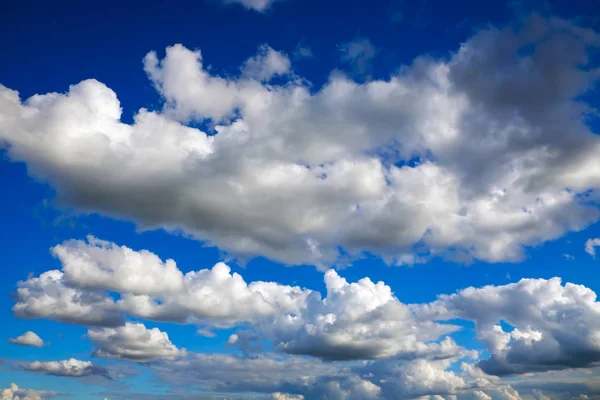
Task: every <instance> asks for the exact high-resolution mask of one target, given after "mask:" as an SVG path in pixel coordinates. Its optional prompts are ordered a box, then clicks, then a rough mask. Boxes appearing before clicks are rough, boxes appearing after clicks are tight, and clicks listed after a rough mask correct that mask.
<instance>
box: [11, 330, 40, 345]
mask: <svg viewBox="0 0 600 400" xmlns="http://www.w3.org/2000/svg"><path fill="white" fill-rule="evenodd" d="M8 341H9V342H10V343H13V344H18V345H21V346H32V347H42V346H43V345H44V341H43V340H42V338H41V337H39V336H38V335H37V334H36V333H35V332H32V331H27V332H25V333H24V334H22V335H21V336H18V337H16V338H10V339H8Z"/></svg>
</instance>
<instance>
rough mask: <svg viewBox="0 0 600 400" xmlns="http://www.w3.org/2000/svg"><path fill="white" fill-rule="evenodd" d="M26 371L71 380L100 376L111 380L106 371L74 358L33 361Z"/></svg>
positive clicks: (26, 367)
mask: <svg viewBox="0 0 600 400" xmlns="http://www.w3.org/2000/svg"><path fill="white" fill-rule="evenodd" d="M25 370H27V371H30V372H38V373H42V374H46V375H54V376H67V377H71V378H82V377H86V376H92V375H100V376H103V377H106V378H109V379H110V375H109V373H108V371H107V370H106V369H104V368H102V367H99V366H97V365H94V364H92V362H91V361H81V360H77V359H74V358H70V359H68V360H62V361H33V362H31V363H28V364H27V365H25Z"/></svg>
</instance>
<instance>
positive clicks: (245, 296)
mask: <svg viewBox="0 0 600 400" xmlns="http://www.w3.org/2000/svg"><path fill="white" fill-rule="evenodd" d="M52 254H54V255H55V256H56V257H57V258H58V259H59V260H60V262H61V265H62V271H48V272H45V273H43V274H42V275H40V277H32V278H30V279H28V280H27V281H24V282H20V283H19V289H18V290H17V301H18V302H17V304H15V306H14V307H13V310H14V312H15V314H16V315H17V316H19V317H25V318H34V317H35V318H50V319H55V320H58V321H62V322H70V323H78V324H81V325H92V326H93V325H97V326H108V327H109V328H104V329H100V328H94V329H90V331H89V333H88V337H89V338H90V339H91V340H92V341H94V342H96V344H97V345H99V350H98V352H97V353H96V354H97V355H99V356H103V357H108V358H117V359H118V358H123V359H129V360H137V361H141V362H144V361H149V360H153V359H161V358H163V359H164V358H167V359H168V358H173V357H178V356H180V355H181V354H182V352H181V351H179V350H178V349H177V348H176V347H175V346H174V345H173V344H172V343H171V342H170V341H169V340H168V337H167V336H166V334H165V333H163V332H160V331H159V330H157V329H152V330H147V329H146V328H145V327H144V325H142V324H131V323H125V324H124V325H123V322H122V321H124V320H125V316H126V315H132V316H134V317H137V318H144V319H150V320H155V321H171V322H188V323H195V324H200V325H205V326H206V327H208V328H213V327H216V328H218V327H228V326H236V325H240V324H248V326H249V328H250V329H251V331H252V332H250V331H249V332H246V333H245V332H244V331H239V332H238V333H237V334H235V335H234V336H232V338H231V340H230V342H231V344H233V345H236V346H239V347H240V348H241V349H242V350H244V351H246V352H254V351H258V350H259V349H260V348H261V347H260V342H261V341H264V340H269V341H271V343H272V344H273V345H274V346H275V347H276V348H277V349H278V350H279V351H282V352H285V353H290V354H301V355H310V356H316V357H320V358H323V359H327V360H342V359H376V358H382V357H391V356H394V357H400V358H404V359H414V358H419V357H423V358H434V359H435V358H449V357H453V356H456V355H457V354H459V353H462V352H463V351H464V349H462V348H461V347H460V346H458V345H457V344H456V343H455V342H454V341H453V340H452V339H451V338H449V337H445V338H444V336H445V335H447V334H450V333H452V332H454V331H456V330H457V329H458V328H457V327H456V326H453V325H450V324H439V323H436V322H433V321H421V320H417V318H416V316H415V314H414V312H413V311H412V310H411V309H410V307H408V306H407V305H405V304H402V303H401V302H400V301H398V299H397V298H396V297H395V296H394V295H393V293H392V290H391V288H390V287H389V286H387V285H386V284H385V283H383V282H378V283H374V282H372V281H371V280H370V279H368V278H364V279H361V280H359V281H358V282H356V283H348V282H347V281H346V280H345V279H344V278H342V277H340V276H339V275H338V274H337V273H336V272H335V271H333V270H330V271H328V272H327V273H326V274H325V276H324V279H325V286H326V289H327V294H326V297H324V298H321V295H320V294H319V293H318V292H313V291H311V290H308V289H301V288H298V287H291V286H286V285H281V284H278V283H276V282H261V281H259V282H251V283H247V282H246V281H245V280H244V279H243V277H242V276H240V275H239V274H237V273H231V269H230V268H229V267H228V266H227V265H225V264H224V263H218V264H216V265H215V266H214V267H213V268H212V269H203V270H199V271H191V272H188V273H186V274H183V273H182V272H181V270H180V269H179V268H178V267H177V264H176V262H175V261H174V260H167V261H163V260H161V259H160V258H159V257H158V256H156V255H155V254H153V253H151V252H149V251H147V250H140V251H135V250H133V249H130V248H128V247H126V246H118V245H116V244H114V243H110V242H107V241H103V240H100V239H97V238H94V237H91V236H90V237H88V239H87V242H84V241H79V240H69V241H65V242H64V243H62V244H60V245H57V246H54V247H53V248H52ZM109 292H110V293H112V294H114V295H116V296H118V298H116V299H115V298H113V297H112V296H113V295H112V294H109ZM118 325H121V326H120V327H116V326H118Z"/></svg>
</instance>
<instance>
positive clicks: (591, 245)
mask: <svg viewBox="0 0 600 400" xmlns="http://www.w3.org/2000/svg"><path fill="white" fill-rule="evenodd" d="M598 246H600V238H596V239H588V240H586V241H585V252H586V253H588V254H589V255H590V256H592V258H596V247H598Z"/></svg>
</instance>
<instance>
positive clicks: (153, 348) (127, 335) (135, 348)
mask: <svg viewBox="0 0 600 400" xmlns="http://www.w3.org/2000/svg"><path fill="white" fill-rule="evenodd" d="M87 336H88V338H89V339H90V340H91V341H92V342H94V343H95V344H96V345H97V346H98V349H97V350H96V351H95V352H94V355H96V356H97V357H104V358H111V359H116V360H128V361H134V362H149V361H156V360H174V359H176V358H178V357H183V356H185V355H186V351H185V349H182V350H180V349H178V348H177V347H175V345H173V343H171V341H170V340H169V336H168V335H167V333H165V332H161V331H160V330H159V329H157V328H152V329H147V328H146V327H145V326H144V325H143V324H133V323H129V322H128V323H126V324H125V325H124V326H121V327H118V328H93V329H90V330H89V331H88V335H87Z"/></svg>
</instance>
